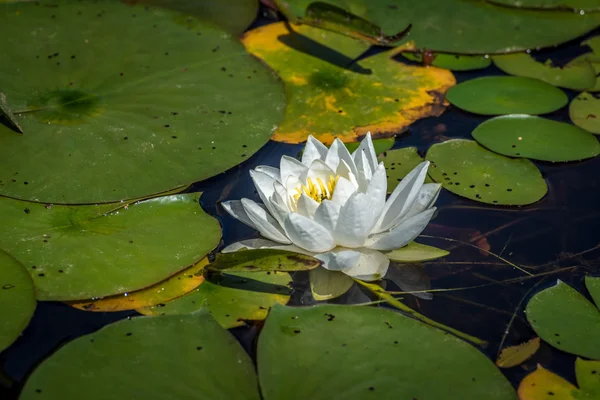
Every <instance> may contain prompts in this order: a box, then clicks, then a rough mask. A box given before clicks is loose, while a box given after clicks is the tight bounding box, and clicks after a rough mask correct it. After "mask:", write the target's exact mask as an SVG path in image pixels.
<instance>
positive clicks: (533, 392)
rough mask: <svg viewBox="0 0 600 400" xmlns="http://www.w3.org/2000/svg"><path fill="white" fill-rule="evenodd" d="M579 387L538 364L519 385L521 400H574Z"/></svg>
mask: <svg viewBox="0 0 600 400" xmlns="http://www.w3.org/2000/svg"><path fill="white" fill-rule="evenodd" d="M577 392H579V390H578V389H577V387H576V386H575V385H573V384H572V383H570V382H569V381H567V380H566V379H563V378H561V377H560V376H558V375H556V374H555V373H553V372H550V371H548V370H547V369H546V368H544V367H542V366H541V365H539V364H538V367H537V369H536V370H535V371H533V372H532V373H530V374H529V375H527V376H526V377H525V378H524V379H523V380H522V381H521V383H520V384H519V391H518V393H519V399H520V400H574V399H576V398H579V397H574V395H573V394H574V393H577Z"/></svg>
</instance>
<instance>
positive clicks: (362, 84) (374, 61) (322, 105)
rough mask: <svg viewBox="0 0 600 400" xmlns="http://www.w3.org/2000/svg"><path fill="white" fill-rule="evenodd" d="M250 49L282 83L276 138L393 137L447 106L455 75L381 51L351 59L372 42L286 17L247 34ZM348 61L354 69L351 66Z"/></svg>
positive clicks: (296, 140) (294, 140)
mask: <svg viewBox="0 0 600 400" xmlns="http://www.w3.org/2000/svg"><path fill="white" fill-rule="evenodd" d="M242 41H243V43H244V45H245V46H246V49H247V50H248V51H249V52H250V53H251V54H254V55H255V56H257V57H259V58H261V59H262V60H264V61H265V62H266V63H267V65H269V66H270V67H271V68H273V69H274V70H275V71H276V72H277V74H278V75H279V76H280V77H281V79H282V80H283V81H284V82H285V85H286V90H287V95H288V104H287V108H286V115H285V118H284V120H283V122H282V123H281V124H280V125H279V127H278V128H277V131H276V132H275V134H274V135H273V140H276V141H279V142H286V143H302V142H305V141H306V139H307V138H308V135H309V134H312V135H313V136H315V137H316V138H317V139H318V140H320V141H321V142H323V143H325V144H330V143H332V142H333V140H334V138H336V137H338V138H339V139H341V140H342V141H343V142H355V141H358V140H359V139H361V138H362V137H363V136H364V135H365V134H366V133H367V132H371V133H372V134H373V136H375V137H389V136H393V135H395V134H397V133H398V132H400V131H402V129H404V128H405V127H406V126H408V125H410V124H411V123H413V122H414V121H416V120H418V119H420V118H424V117H427V116H431V115H439V114H441V112H442V111H443V110H444V108H445V105H444V101H443V94H444V93H445V92H446V90H447V89H448V88H449V87H450V86H452V85H453V84H454V83H455V79H454V76H453V75H452V73H451V72H449V71H446V70H442V69H439V68H425V67H419V66H408V65H405V64H401V63H398V62H396V61H394V60H393V59H392V58H390V54H388V53H387V52H383V53H380V54H377V55H375V56H372V57H369V58H366V59H363V60H360V61H358V62H355V63H353V62H352V61H353V60H354V58H356V57H358V56H359V55H360V54H362V53H363V52H364V51H365V50H366V49H367V48H368V44H367V43H365V42H362V41H359V40H356V39H353V38H351V37H348V36H344V35H341V34H338V33H335V32H330V31H327V30H322V29H318V28H313V27H311V26H306V25H299V26H296V25H289V24H286V23H283V22H280V23H275V24H270V25H266V26H262V27H260V28H257V29H254V30H252V31H250V32H247V33H246V34H245V35H244V37H243V39H242ZM350 64H351V66H349V65H350Z"/></svg>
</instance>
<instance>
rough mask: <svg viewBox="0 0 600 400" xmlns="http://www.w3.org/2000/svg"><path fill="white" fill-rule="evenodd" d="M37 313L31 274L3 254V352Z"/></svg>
mask: <svg viewBox="0 0 600 400" xmlns="http://www.w3.org/2000/svg"><path fill="white" fill-rule="evenodd" d="M34 310H35V291H34V288H33V282H32V281H31V278H30V277H29V274H28V273H27V271H26V270H25V268H24V267H23V265H21V263H20V262H18V261H17V260H15V259H14V258H13V257H11V256H10V255H9V254H7V253H5V252H4V251H2V250H0V313H2V318H1V319H0V352H2V351H3V350H4V349H6V348H7V347H8V346H10V345H11V344H12V343H13V342H14V341H15V340H16V339H17V338H18V337H19V335H20V334H21V332H22V331H23V329H25V327H26V326H27V324H29V320H30V319H31V317H32V316H33V311H34Z"/></svg>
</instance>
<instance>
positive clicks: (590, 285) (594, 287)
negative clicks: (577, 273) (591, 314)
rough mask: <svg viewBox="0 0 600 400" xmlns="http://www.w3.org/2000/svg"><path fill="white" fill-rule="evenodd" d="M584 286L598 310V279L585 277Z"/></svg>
mask: <svg viewBox="0 0 600 400" xmlns="http://www.w3.org/2000/svg"><path fill="white" fill-rule="evenodd" d="M585 286H586V287H587V290H588V291H589V292H590V294H591V295H592V299H593V300H594V302H595V303H596V305H598V307H599V308H600V278H594V277H591V276H586V277H585Z"/></svg>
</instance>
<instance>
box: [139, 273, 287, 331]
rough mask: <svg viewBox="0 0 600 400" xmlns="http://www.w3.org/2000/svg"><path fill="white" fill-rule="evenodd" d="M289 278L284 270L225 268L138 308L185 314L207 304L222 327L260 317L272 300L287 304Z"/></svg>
mask: <svg viewBox="0 0 600 400" xmlns="http://www.w3.org/2000/svg"><path fill="white" fill-rule="evenodd" d="M291 281H292V278H291V276H290V274H288V273H287V272H277V271H273V272H239V271H238V272H227V273H223V274H221V275H216V276H214V277H213V278H212V279H211V280H208V281H205V282H204V283H202V285H200V286H199V287H198V288H197V289H195V290H194V291H192V292H190V293H188V294H186V295H185V296H182V297H179V298H177V299H175V300H173V301H170V302H167V303H164V304H160V305H157V306H154V307H146V308H141V309H138V310H137V311H138V312H140V313H141V314H144V315H165V314H166V315H170V314H187V313H191V312H195V311H197V310H200V309H204V308H206V309H207V310H208V311H209V312H210V313H211V314H212V316H213V317H214V318H215V319H216V320H217V322H218V323H219V324H220V325H221V326H223V327H224V328H234V327H236V326H242V325H244V323H245V322H244V321H246V320H252V321H258V320H263V319H265V318H266V317H267V313H268V311H269V308H270V307H271V306H273V304H286V303H287V302H288V301H289V299H290V293H291V289H290V288H289V286H288V285H289V284H290V282H291Z"/></svg>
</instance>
